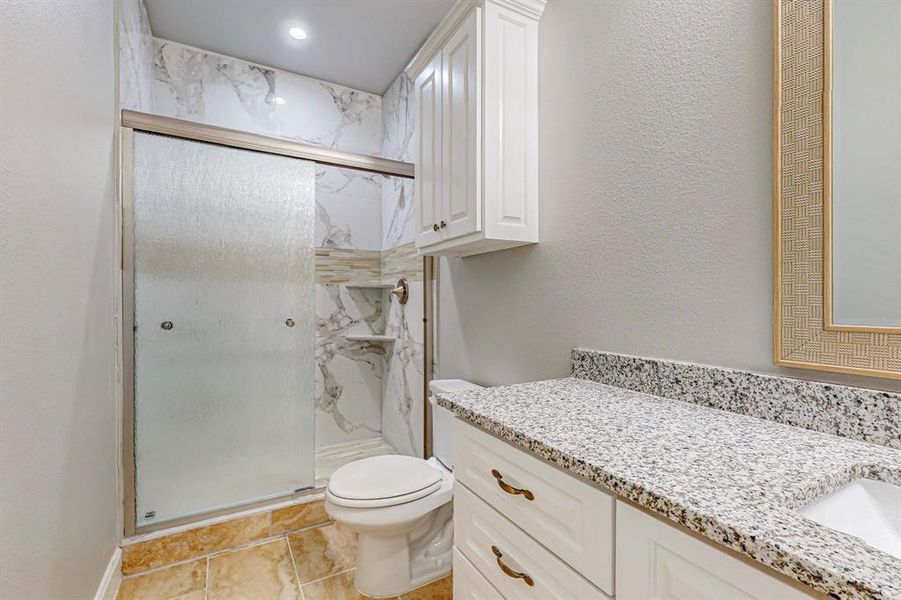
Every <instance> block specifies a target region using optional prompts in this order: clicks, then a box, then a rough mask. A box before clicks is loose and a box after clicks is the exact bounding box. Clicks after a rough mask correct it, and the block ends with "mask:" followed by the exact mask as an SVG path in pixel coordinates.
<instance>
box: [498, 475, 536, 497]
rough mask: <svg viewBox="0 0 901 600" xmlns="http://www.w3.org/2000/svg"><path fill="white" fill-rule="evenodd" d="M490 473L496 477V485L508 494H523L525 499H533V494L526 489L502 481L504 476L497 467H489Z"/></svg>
mask: <svg viewBox="0 0 901 600" xmlns="http://www.w3.org/2000/svg"><path fill="white" fill-rule="evenodd" d="M491 475H492V476H493V477H494V478H495V479H497V485H498V486H500V488H501V489H502V490H504V491H505V492H507V493H508V494H513V495H514V496H523V497H524V498H525V499H526V500H534V499H535V494H533V493H532V492H531V491H529V490H526V489H520V488H515V487H513V486H512V485H510V484H509V483H507V482H506V481H504V476H503V475H501V474H500V472H499V471H498V470H497V469H491Z"/></svg>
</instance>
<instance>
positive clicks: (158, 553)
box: [122, 497, 330, 575]
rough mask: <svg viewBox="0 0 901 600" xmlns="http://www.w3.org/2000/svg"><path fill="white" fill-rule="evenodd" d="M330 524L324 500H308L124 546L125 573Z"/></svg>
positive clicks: (123, 571) (157, 566)
mask: <svg viewBox="0 0 901 600" xmlns="http://www.w3.org/2000/svg"><path fill="white" fill-rule="evenodd" d="M329 521H330V519H329V517H328V515H327V514H326V512H325V507H324V502H323V500H322V499H321V497H320V498H316V497H313V498H309V497H308V498H304V499H302V500H300V501H298V502H297V503H295V504H291V505H288V506H283V507H279V508H276V509H273V510H261V511H259V512H256V513H253V514H250V515H247V516H243V517H236V518H233V519H228V520H225V521H221V522H219V523H214V524H211V525H205V526H201V527H193V528H190V529H187V530H184V531H180V532H177V533H171V534H168V535H157V536H153V535H152V534H151V535H149V536H146V537H143V538H139V539H136V540H134V541H131V542H129V543H126V544H124V545H123V546H122V574H123V575H134V574H136V573H142V572H144V571H149V570H152V569H158V568H160V567H166V565H172V564H174V563H178V562H182V561H188V560H192V559H197V558H200V557H203V556H209V555H212V554H216V553H219V552H223V551H227V550H231V549H234V548H236V547H240V546H243V545H246V544H250V543H255V542H261V541H264V540H267V539H270V538H272V537H273V536H278V535H282V534H284V533H286V532H290V531H296V530H299V529H304V528H307V527H312V526H315V525H322V524H324V523H328V522H329Z"/></svg>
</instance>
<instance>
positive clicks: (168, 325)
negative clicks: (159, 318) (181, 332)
mask: <svg viewBox="0 0 901 600" xmlns="http://www.w3.org/2000/svg"><path fill="white" fill-rule="evenodd" d="M160 329H162V330H164V331H172V321H163V322H162V323H160Z"/></svg>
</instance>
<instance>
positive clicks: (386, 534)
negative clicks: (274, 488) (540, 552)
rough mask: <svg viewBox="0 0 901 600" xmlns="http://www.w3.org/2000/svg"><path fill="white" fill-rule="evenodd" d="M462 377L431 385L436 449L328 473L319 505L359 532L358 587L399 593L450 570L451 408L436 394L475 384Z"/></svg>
mask: <svg viewBox="0 0 901 600" xmlns="http://www.w3.org/2000/svg"><path fill="white" fill-rule="evenodd" d="M476 388H479V386H477V385H475V384H472V383H469V382H467V381H462V380H460V379H439V380H435V381H432V382H431V383H430V384H429V390H430V391H431V393H432V397H430V398H429V402H431V404H432V447H433V450H434V454H435V456H433V457H432V458H429V459H428V460H424V459H422V458H415V457H412V456H374V457H372V458H364V459H361V460H357V461H354V462H352V463H349V464H347V465H344V466H343V467H341V468H339V469H338V470H337V471H335V473H334V474H333V475H332V476H331V478H330V479H329V483H328V488H327V490H326V493H325V510H326V511H327V512H328V514H329V516H331V517H332V519H334V520H335V521H336V522H338V523H341V524H343V525H345V526H346V527H347V528H349V529H350V530H352V531H355V532H356V533H357V534H358V540H357V571H356V577H355V579H354V585H355V586H356V588H357V590H359V591H360V592H362V593H363V594H366V595H367V596H372V597H374V598H382V597H387V596H397V595H399V594H403V593H404V592H408V591H410V590H412V589H415V588H417V587H419V586H421V585H424V584H426V583H428V582H430V581H432V580H435V579H438V578H440V577H442V576H444V575H446V574H447V573H449V572H450V569H451V562H452V554H451V552H452V550H453V541H454V540H453V535H454V528H453V520H452V517H453V505H452V504H451V500H452V498H453V488H454V474H453V460H452V457H451V428H452V424H453V415H452V413H451V412H450V411H448V410H446V409H444V408H441V407H440V406H438V405H437V404H436V403H435V399H434V394H436V393H446V392H454V391H458V390H465V389H476Z"/></svg>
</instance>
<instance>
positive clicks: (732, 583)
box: [616, 501, 821, 600]
mask: <svg viewBox="0 0 901 600" xmlns="http://www.w3.org/2000/svg"><path fill="white" fill-rule="evenodd" d="M616 597H617V598H620V599H622V600H658V599H662V598H666V599H667V600H772V599H773V598H779V599H780V600H810V599H811V598H820V597H821V596H818V595H815V594H813V593H807V592H805V591H803V590H802V589H801V588H800V587H795V586H793V585H790V584H788V583H784V582H783V581H782V580H780V579H779V578H777V577H776V576H774V575H770V574H768V573H767V572H766V571H765V570H764V568H763V567H761V568H756V567H754V566H751V565H750V564H747V563H745V562H744V561H742V560H739V559H738V558H735V557H733V556H731V555H729V554H728V553H726V552H724V551H722V550H717V549H716V548H715V547H713V546H711V545H710V544H708V543H706V542H703V541H701V540H699V539H696V538H695V537H693V536H691V535H690V534H688V533H685V532H683V531H679V529H677V528H676V527H673V526H671V525H668V524H666V523H664V522H662V521H660V520H658V519H656V518H655V517H652V516H650V515H647V514H645V513H643V512H642V511H640V510H638V509H637V508H634V507H632V506H630V505H629V504H626V503H625V502H621V501H618V502H617V503H616Z"/></svg>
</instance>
